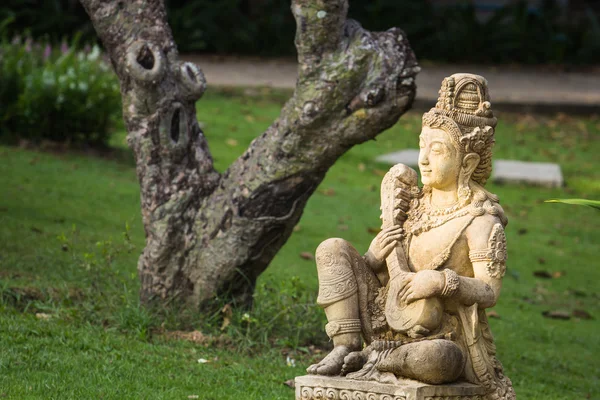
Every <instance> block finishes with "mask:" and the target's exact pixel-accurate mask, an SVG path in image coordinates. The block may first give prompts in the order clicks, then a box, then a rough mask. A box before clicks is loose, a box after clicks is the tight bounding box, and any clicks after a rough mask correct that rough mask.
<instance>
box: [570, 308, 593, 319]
mask: <svg viewBox="0 0 600 400" xmlns="http://www.w3.org/2000/svg"><path fill="white" fill-rule="evenodd" d="M573 316H574V317H575V318H579V319H593V317H592V315H591V314H590V313H589V312H587V311H585V310H577V309H576V310H573Z"/></svg>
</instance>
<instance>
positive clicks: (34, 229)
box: [31, 226, 44, 233]
mask: <svg viewBox="0 0 600 400" xmlns="http://www.w3.org/2000/svg"><path fill="white" fill-rule="evenodd" d="M31 232H35V233H44V232H43V231H42V230H41V229H40V228H36V227H35V226H32V227H31Z"/></svg>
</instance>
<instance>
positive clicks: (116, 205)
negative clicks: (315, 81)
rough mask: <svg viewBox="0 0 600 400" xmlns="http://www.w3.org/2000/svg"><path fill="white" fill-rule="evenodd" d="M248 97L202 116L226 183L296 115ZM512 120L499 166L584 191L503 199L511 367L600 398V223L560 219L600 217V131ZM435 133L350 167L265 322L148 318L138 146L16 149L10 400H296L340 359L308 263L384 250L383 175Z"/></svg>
mask: <svg viewBox="0 0 600 400" xmlns="http://www.w3.org/2000/svg"><path fill="white" fill-rule="evenodd" d="M239 94H240V92H239V91H237V90H231V91H227V90H221V91H218V92H212V93H211V92H209V93H207V95H206V96H205V98H204V99H202V101H201V102H200V103H199V107H198V110H199V120H200V121H201V122H202V125H203V128H204V130H205V132H206V135H207V137H208V140H209V144H210V146H211V151H212V153H213V156H214V159H215V164H216V167H217V169H218V170H220V171H223V170H225V169H226V168H227V165H228V164H229V163H230V162H231V161H232V160H234V159H235V158H236V157H237V156H239V155H241V154H242V152H243V150H244V149H245V147H246V146H247V145H248V144H249V143H250V141H251V140H252V139H253V138H254V137H255V136H257V135H258V134H260V133H261V132H262V131H263V130H264V129H265V128H266V127H267V126H268V125H269V124H270V123H271V121H272V120H273V119H274V118H276V117H277V115H278V112H279V109H280V106H281V102H282V100H281V99H282V96H281V94H280V93H275V94H274V93H272V92H271V91H269V90H267V89H265V90H258V91H257V90H253V91H251V92H249V93H246V96H240V95H239ZM498 116H499V119H500V124H499V127H498V129H497V132H496V141H497V144H496V148H495V150H496V151H495V154H496V157H498V158H506V159H519V160H531V161H551V162H558V163H559V164H560V165H561V166H562V168H563V173H564V176H565V180H566V183H567V186H566V187H565V188H562V189H549V188H538V187H532V186H528V185H493V184H490V185H489V189H490V190H491V191H492V192H494V193H497V194H498V195H499V196H500V199H501V202H502V204H503V206H504V208H505V210H506V211H507V214H508V217H509V225H508V227H507V231H506V233H507V238H508V239H507V240H508V246H509V270H508V272H507V274H506V277H505V278H504V288H503V293H502V296H501V298H500V301H499V303H498V305H497V306H496V307H495V308H494V310H493V313H492V314H493V316H495V318H490V323H491V326H492V329H493V332H494V335H495V337H496V341H497V345H498V353H499V358H500V360H501V361H502V362H503V364H504V366H505V372H506V373H507V374H508V375H509V376H510V378H511V379H512V380H513V383H514V385H515V390H516V392H517V395H518V396H519V398H520V399H540V400H541V399H544V400H548V399H580V398H581V399H585V398H600V341H599V340H598V338H597V334H598V332H600V323H599V322H598V321H599V318H600V294H599V291H598V288H599V285H598V281H599V280H600V263H599V262H598V243H599V242H600V229H598V228H599V227H600V213H599V212H598V211H597V210H594V209H591V208H588V207H578V206H569V205H564V204H547V203H544V202H543V201H544V200H545V199H551V198H561V197H562V198H565V197H569V198H570V197H583V198H596V199H600V171H599V170H598V167H599V164H598V154H600V119H599V118H598V117H584V118H576V119H574V118H569V117H567V116H565V115H556V116H551V117H550V116H544V117H542V116H531V115H512V114H499V115H498ZM419 129H420V115H419V114H417V113H409V114H407V115H406V116H404V117H403V118H402V119H401V120H400V122H399V123H398V124H397V125H396V126H394V127H393V128H392V129H390V130H389V131H387V132H385V133H383V134H382V135H380V136H379V137H378V139H377V140H376V141H371V142H369V143H365V144H363V145H360V146H357V147H355V148H353V149H352V150H351V151H349V152H348V153H347V154H346V155H344V156H343V157H342V158H341V159H340V160H339V161H338V163H337V164H336V165H335V166H334V167H333V168H332V169H331V170H330V172H329V173H328V175H327V177H326V179H325V180H324V181H323V183H322V184H321V186H320V187H319V189H318V190H317V192H316V193H315V195H314V196H313V197H312V198H311V200H310V201H309V203H308V205H307V207H306V210H305V212H304V215H303V217H302V219H301V221H300V223H299V225H298V226H297V228H296V230H295V232H294V234H293V235H292V237H291V238H290V240H289V241H288V243H287V244H286V245H285V246H284V248H283V249H282V250H281V252H280V253H279V254H278V255H277V257H276V258H275V260H274V261H273V263H272V265H271V267H270V268H269V269H268V270H267V272H265V273H264V274H263V276H262V277H261V279H260V282H259V288H258V291H257V294H256V301H255V306H254V309H253V310H251V311H250V312H249V313H247V314H246V313H243V312H238V311H236V310H234V311H233V312H231V311H230V308H229V307H227V306H226V307H224V308H223V310H221V311H219V312H215V313H212V314H206V313H200V312H191V311H189V310H187V311H186V310H183V309H177V308H174V307H171V308H170V309H168V310H159V311H156V310H145V309H142V308H140V307H139V305H138V301H137V291H138V287H139V286H138V282H137V273H136V263H137V257H138V254H139V252H140V251H141V249H142V247H143V243H144V237H143V227H142V225H141V218H140V208H139V207H140V206H139V188H138V184H137V178H136V176H135V168H134V163H133V160H132V157H131V155H130V153H129V151H128V150H127V149H126V145H125V135H124V133H123V132H117V133H116V134H115V135H114V136H113V138H112V143H111V144H112V146H113V148H114V150H113V151H111V152H110V153H108V154H95V153H92V152H84V151H68V152H67V151H61V150H58V149H56V148H54V149H51V150H45V151H42V150H40V149H28V148H24V147H9V146H0V187H1V188H2V189H1V192H0V193H1V195H0V292H1V297H0V398H7V399H81V398H102V399H125V398H127V399H130V398H134V399H138V398H139V399H141V398H148V399H188V398H199V399H207V400H210V399H214V400H216V399H238V398H244V399H291V398H293V390H292V389H290V388H289V387H287V386H285V385H284V382H285V381H287V380H289V379H292V378H293V377H294V376H297V375H301V374H303V373H304V369H305V368H306V367H307V366H308V364H309V363H311V362H312V361H314V360H316V359H317V358H319V357H321V356H322V354H319V352H320V351H322V350H321V349H322V348H326V346H327V338H326V336H325V334H324V333H323V332H322V326H323V325H324V323H325V319H324V315H323V313H322V311H321V310H320V309H319V308H317V307H315V306H314V304H313V303H314V300H315V298H316V291H317V277H316V271H315V267H314V261H312V260H310V259H308V258H309V257H308V256H307V255H306V254H303V253H306V252H309V253H311V252H314V249H315V248H316V247H317V245H318V244H319V242H320V241H322V240H324V239H326V238H328V237H333V236H337V237H343V238H345V239H348V240H350V241H351V242H353V243H354V244H355V245H356V247H357V248H359V249H362V250H363V251H364V250H366V248H367V247H368V245H369V242H370V241H371V239H372V238H373V236H374V233H373V232H374V231H376V229H377V228H378V227H379V218H378V217H379V189H378V187H379V184H380V181H381V178H382V174H383V173H385V170H386V168H387V166H385V165H381V164H377V163H375V162H374V161H373V160H374V158H375V157H376V156H377V155H379V154H382V153H385V152H390V151H394V150H398V149H402V148H406V147H413V148H414V147H416V144H417V135H418V132H419ZM548 312H550V313H552V315H554V316H556V317H560V318H548V317H547V316H544V315H543V314H544V313H546V314H547V313H548ZM566 318H568V319H566ZM190 330H196V331H197V332H196V334H195V335H194V336H193V337H194V338H195V340H186V339H185V338H186V337H187V338H189V337H190V336H191V335H186V334H185V333H184V332H182V331H190ZM174 331H175V332H174ZM200 332H202V333H203V334H204V335H201V334H200ZM182 337H184V338H183V339H182Z"/></svg>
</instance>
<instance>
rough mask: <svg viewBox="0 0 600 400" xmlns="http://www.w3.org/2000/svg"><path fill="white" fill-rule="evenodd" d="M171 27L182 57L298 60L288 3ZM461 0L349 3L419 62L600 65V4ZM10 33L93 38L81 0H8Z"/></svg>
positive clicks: (173, 18)
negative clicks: (393, 33) (393, 31)
mask: <svg viewBox="0 0 600 400" xmlns="http://www.w3.org/2000/svg"><path fill="white" fill-rule="evenodd" d="M165 2H166V5H167V10H168V16H169V22H170V24H171V27H172V29H173V34H174V36H175V39H176V41H177V43H178V45H179V49H180V50H181V51H182V52H207V53H218V54H250V55H269V56H293V55H294V54H295V49H294V34H295V30H296V26H295V21H294V19H293V16H292V13H291V11H290V0H221V1H214V0H165ZM475 2H476V0H472V1H468V0H464V1H462V2H458V3H457V4H454V5H451V6H446V7H442V6H439V5H438V2H437V1H434V0H429V1H426V0H351V2H350V11H349V14H350V17H351V18H354V19H357V20H359V21H360V22H361V23H362V24H363V25H364V26H365V27H366V28H368V29H370V30H386V29H388V28H390V27H392V26H398V27H401V28H402V29H404V30H405V31H406V33H407V34H408V36H409V39H410V40H411V43H412V46H413V48H414V49H415V52H416V54H417V56H418V57H419V59H421V60H423V59H428V60H433V61H442V62H473V63H529V64H539V63H560V64H575V65H591V64H595V63H599V62H600V23H599V18H598V12H600V2H598V1H595V0H587V1H586V0H579V1H572V2H570V3H571V5H570V6H569V7H570V8H569V9H566V10H565V9H563V8H561V7H559V6H557V5H556V2H555V1H554V0H544V1H541V2H539V3H540V5H539V6H538V7H536V8H532V7H530V6H529V5H528V2H527V1H525V0H515V1H513V2H510V3H509V5H508V6H506V7H504V8H501V9H499V10H497V11H496V12H494V14H493V15H491V17H490V18H487V19H484V20H482V19H481V18H479V17H478V15H477V14H478V13H477V9H476V7H475V6H474V5H473V4H474V3H475ZM3 20H4V21H8V22H9V23H8V24H7V27H6V29H7V30H8V33H9V34H11V35H13V34H16V33H17V32H24V31H29V32H30V33H31V35H32V36H33V37H34V38H40V37H42V38H48V39H49V40H51V41H52V42H54V43H57V42H58V41H60V40H61V39H62V38H63V37H65V36H70V35H73V34H75V32H80V33H81V35H82V38H83V39H84V40H91V41H94V40H96V37H95V34H94V32H93V28H92V26H91V23H90V22H89V18H88V17H87V15H86V14H85V11H84V10H83V8H82V7H81V5H80V4H79V1H77V0H3V1H2V4H0V25H1V23H2V21H3Z"/></svg>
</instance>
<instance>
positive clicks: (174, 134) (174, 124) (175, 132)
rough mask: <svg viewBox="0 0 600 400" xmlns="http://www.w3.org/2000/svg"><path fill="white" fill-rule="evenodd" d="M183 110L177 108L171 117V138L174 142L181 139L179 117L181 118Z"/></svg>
mask: <svg viewBox="0 0 600 400" xmlns="http://www.w3.org/2000/svg"><path fill="white" fill-rule="evenodd" d="M180 113H181V110H180V109H179V108H177V109H176V110H175V111H174V112H173V117H172V118H171V139H173V142H175V143H177V142H178V141H179V118H180Z"/></svg>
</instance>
